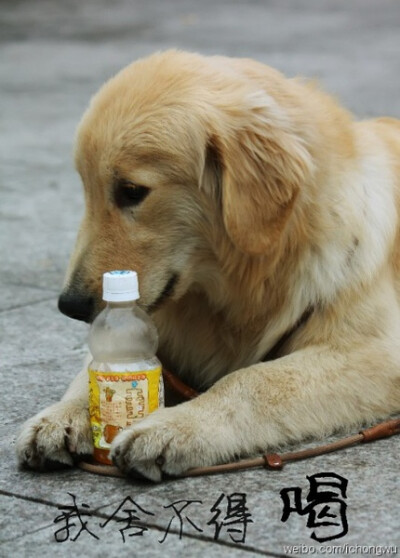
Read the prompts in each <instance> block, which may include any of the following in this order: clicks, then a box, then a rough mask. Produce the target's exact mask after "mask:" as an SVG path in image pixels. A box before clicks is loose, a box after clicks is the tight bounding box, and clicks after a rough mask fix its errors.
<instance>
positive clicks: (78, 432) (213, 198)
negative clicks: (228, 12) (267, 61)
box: [17, 51, 400, 481]
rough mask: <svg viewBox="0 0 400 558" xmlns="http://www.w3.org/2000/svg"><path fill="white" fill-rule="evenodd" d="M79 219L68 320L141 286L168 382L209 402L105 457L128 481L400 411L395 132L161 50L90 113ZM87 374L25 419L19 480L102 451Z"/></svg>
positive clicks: (295, 90) (79, 151)
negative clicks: (118, 278)
mask: <svg viewBox="0 0 400 558" xmlns="http://www.w3.org/2000/svg"><path fill="white" fill-rule="evenodd" d="M75 160H76V167H77V170H78V171H79V174H80V176H81V178H82V182H83V185H84V191H85V201H86V214H85V216H84V219H83V223H82V226H81V229H80V231H79V234H78V239H77V244H76V248H75V252H74V254H73V256H72V259H71V262H70V266H69V270H68V273H67V278H66V283H65V289H64V291H63V293H62V295H61V297H60V300H59V307H60V310H61V311H62V312H64V313H65V314H67V315H69V316H71V317H73V318H77V319H80V320H85V321H87V322H91V321H92V320H93V318H94V317H95V316H96V314H97V313H98V312H99V311H100V310H101V308H102V306H103V302H102V296H101V295H102V293H101V281H102V274H103V272H105V271H108V270H112V269H121V268H122V269H134V270H137V272H138V276H139V284H140V292H141V298H140V304H141V306H142V307H143V308H144V309H146V310H147V311H148V312H149V313H150V314H151V315H152V317H153V319H154V321H155V323H156V325H157V327H158V331H159V335H160V349H159V356H160V359H161V360H162V362H163V363H164V365H165V366H166V368H169V369H170V370H173V371H175V372H176V373H177V374H178V375H179V376H180V377H181V378H182V379H183V380H184V381H185V382H187V383H188V384H190V385H191V386H193V387H195V388H197V389H198V390H201V391H202V392H203V393H202V394H201V395H200V396H199V397H198V398H196V399H194V400H191V401H188V402H184V403H181V404H178V405H176V406H173V407H167V408H163V409H160V410H157V411H155V412H154V413H152V414H151V415H150V416H148V417H147V418H145V419H144V420H143V421H142V422H141V423H140V424H139V425H136V426H133V427H129V428H127V429H125V430H124V431H122V432H121V433H120V434H119V435H118V436H117V437H116V438H115V440H114V442H113V444H112V450H111V454H112V458H113V461H114V463H115V464H116V465H117V466H118V467H119V468H120V469H121V470H122V471H124V472H126V473H132V474H133V473H136V474H141V475H143V476H145V477H147V478H149V479H151V480H153V481H159V480H160V479H161V478H162V475H163V473H165V474H167V475H178V474H180V473H182V472H183V471H185V470H187V469H189V468H191V467H195V466H206V465H212V464H217V463H221V462H226V461H230V460H233V459H235V458H237V457H239V456H245V455H250V454H255V453H258V452H265V451H266V450H268V449H269V448H272V447H274V446H281V445H282V444H284V443H286V442H290V441H299V440H302V439H305V438H307V437H321V436H326V435H328V434H330V433H332V432H334V431H336V430H338V429H345V430H346V429H349V428H350V427H351V428H356V427H357V426H359V425H361V424H362V423H364V422H369V421H375V420H378V419H380V418H382V417H386V416H388V415H390V414H391V413H395V412H398V411H400V306H399V304H400V241H399V231H400V226H399V208H400V122H399V121H396V120H394V119H389V118H379V119H374V120H368V121H362V122H356V121H355V120H354V119H353V118H352V116H351V115H350V114H349V113H348V112H347V111H346V110H344V109H343V108H341V107H340V106H339V105H338V104H337V102H336V101H335V100H333V99H332V98H331V97H329V96H327V95H326V94H324V93H323V92H321V91H320V90H319V89H318V87H316V86H315V84H310V83H308V82H306V81H302V80H299V79H286V78H285V77H283V76H282V75H281V74H280V73H279V72H277V71H275V70H273V69H271V68H269V67H267V66H265V65H263V64H261V63H257V62H254V61H252V60H247V59H230V58H225V57H219V56H216V57H203V56H200V55H196V54H191V53H186V52H179V51H168V52H164V53H158V54H155V55H153V56H150V57H149V58H145V59H143V60H139V61H137V62H135V63H134V64H132V65H130V66H128V67H127V68H125V69H123V70H122V71H121V72H120V73H119V74H117V75H116V76H115V77H114V78H112V79H111V80H110V81H108V82H107V83H106V84H105V85H104V86H103V87H102V88H101V89H100V91H99V92H98V93H97V95H95V96H94V98H93V99H92V101H91V103H90V106H89V108H88V110H87V112H86V113H85V115H84V116H83V120H82V122H81V124H80V126H79V129H78V134H77V140H76V151H75ZM91 449H92V442H91V431H90V426H89V418H88V387H87V375H86V368H85V367H84V369H83V371H82V372H81V373H80V374H79V376H78V377H77V378H76V380H75V381H74V382H73V383H72V385H71V387H70V388H69V389H68V391H67V392H66V394H65V396H64V397H63V398H62V400H61V401H60V402H59V403H56V404H54V405H52V406H51V407H49V408H47V409H45V410H44V411H43V412H41V413H39V414H38V415H36V416H35V417H33V418H32V419H30V420H28V421H27V422H26V423H25V425H24V426H23V428H22V431H21V433H20V435H19V438H18V442H17V452H18V456H19V461H20V463H21V464H23V465H25V466H28V467H31V468H34V469H41V468H44V467H46V466H47V465H48V464H50V465H51V464H57V463H58V464H59V463H61V464H67V465H68V464H69V465H72V464H73V463H74V459H75V457H76V455H79V454H85V453H90V452H91Z"/></svg>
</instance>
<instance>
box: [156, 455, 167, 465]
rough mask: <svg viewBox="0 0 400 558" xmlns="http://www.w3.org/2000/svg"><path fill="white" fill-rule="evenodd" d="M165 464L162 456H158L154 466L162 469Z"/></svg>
mask: <svg viewBox="0 0 400 558" xmlns="http://www.w3.org/2000/svg"><path fill="white" fill-rule="evenodd" d="M164 463H165V459H164V457H163V456H162V455H159V456H158V457H157V459H156V465H158V466H159V467H162V466H163V465H164Z"/></svg>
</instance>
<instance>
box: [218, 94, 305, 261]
mask: <svg viewBox="0 0 400 558" xmlns="http://www.w3.org/2000/svg"><path fill="white" fill-rule="evenodd" d="M222 120H225V122H221V124H222V125H220V126H219V129H218V125H216V126H215V127H214V132H213V135H212V136H211V137H210V139H209V146H208V155H207V157H208V159H210V158H211V161H212V162H213V165H214V167H215V166H216V161H218V164H219V167H220V174H221V194H220V195H221V199H222V212H223V220H224V225H225V228H226V230H227V233H228V235H229V237H230V238H231V240H232V242H233V243H234V244H235V245H236V246H237V247H238V248H239V249H240V250H242V251H243V252H246V253H249V254H254V255H261V254H268V252H269V251H270V249H271V247H273V246H274V245H275V244H276V242H277V241H278V240H279V238H281V236H282V234H283V231H284V228H285V225H286V224H287V222H288V220H289V217H290V215H291V213H292V210H293V206H294V204H295V201H296V198H297V196H298V194H299V191H300V189H301V187H302V185H303V184H304V183H305V182H306V181H308V180H309V179H310V176H311V174H312V169H313V164H312V159H311V155H310V153H309V152H308V150H307V147H306V145H305V143H304V141H303V140H302V139H301V138H300V137H299V136H298V134H297V133H296V131H295V130H294V128H293V126H292V125H291V122H290V120H289V118H288V116H287V115H286V114H285V113H284V111H283V110H281V109H280V108H279V107H278V106H277V105H276V103H275V102H273V101H272V100H271V98H270V97H269V96H268V95H266V94H264V93H260V94H257V95H251V96H248V98H247V99H246V103H245V104H244V106H243V104H242V106H241V107H238V106H236V107H235V108H234V109H233V110H230V111H229V112H227V111H224V112H223V119H222ZM214 123H215V122H214ZM210 153H212V154H213V155H212V156H211V155H210Z"/></svg>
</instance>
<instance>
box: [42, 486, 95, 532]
mask: <svg viewBox="0 0 400 558" xmlns="http://www.w3.org/2000/svg"><path fill="white" fill-rule="evenodd" d="M68 494H69V495H70V496H71V498H72V500H73V505H72V506H58V509H59V510H66V511H63V513H61V514H60V515H58V516H57V517H56V518H55V519H54V521H53V523H60V521H65V525H64V527H61V528H60V529H58V530H57V531H56V532H55V533H54V537H55V539H56V541H57V542H65V541H67V540H68V539H69V538H70V529H71V528H72V527H75V526H76V523H74V522H73V521H71V520H72V519H73V518H77V519H78V520H79V527H80V529H79V531H78V533H77V535H76V537H74V538H71V541H76V540H77V539H78V537H79V536H80V534H81V533H82V531H86V532H87V533H89V535H91V536H92V537H94V538H95V539H98V538H99V537H98V536H97V535H95V534H94V533H92V532H91V531H89V529H88V527H87V523H88V522H87V521H84V520H83V519H82V518H83V516H89V517H91V514H90V513H89V512H87V511H84V510H79V509H78V506H77V505H76V496H75V495H74V494H71V493H70V492H68ZM81 507H82V508H87V509H88V508H89V507H90V506H88V504H82V505H81Z"/></svg>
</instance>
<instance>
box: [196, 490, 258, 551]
mask: <svg viewBox="0 0 400 558" xmlns="http://www.w3.org/2000/svg"><path fill="white" fill-rule="evenodd" d="M224 498H225V499H226V501H225V502H223V500H224ZM222 509H223V511H222ZM210 511H212V512H214V516H213V517H212V518H211V519H210V521H208V522H207V525H214V526H215V532H214V540H215V541H216V540H218V537H219V535H220V532H221V529H222V527H226V531H227V533H229V536H230V538H231V540H232V541H233V542H235V543H244V542H245V541H246V532H247V524H248V523H253V520H252V519H250V517H251V513H250V512H249V511H248V508H247V506H246V494H244V493H243V492H234V493H233V494H230V495H228V496H227V495H226V494H223V493H222V494H221V496H220V497H219V498H218V500H217V501H216V502H215V504H214V505H213V507H212V508H211V510H210ZM234 525H236V526H237V525H239V526H240V528H238V527H236V528H234V527H233V526H234ZM231 533H241V536H240V538H238V537H234V536H232V534H231Z"/></svg>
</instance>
